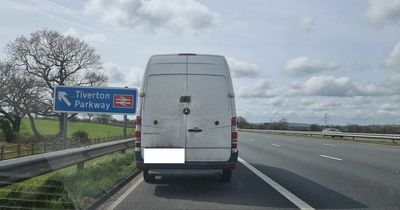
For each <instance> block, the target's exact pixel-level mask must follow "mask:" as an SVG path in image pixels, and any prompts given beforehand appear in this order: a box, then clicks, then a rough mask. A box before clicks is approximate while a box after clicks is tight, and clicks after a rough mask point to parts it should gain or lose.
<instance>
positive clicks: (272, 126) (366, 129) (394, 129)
mask: <svg viewBox="0 0 400 210" xmlns="http://www.w3.org/2000/svg"><path fill="white" fill-rule="evenodd" d="M238 127H239V128H242V129H261V130H293V131H322V130H323V129H325V128H327V127H329V128H332V127H333V128H337V129H339V130H340V131H342V132H350V133H381V134H400V125H357V124H349V125H329V126H325V125H318V124H310V125H308V126H302V127H298V126H296V127H295V126H290V124H289V123H288V121H287V119H281V120H279V121H278V122H271V123H258V124H255V123H250V122H249V121H248V120H247V119H246V118H244V117H238Z"/></svg>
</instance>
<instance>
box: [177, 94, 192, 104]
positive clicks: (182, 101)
mask: <svg viewBox="0 0 400 210" xmlns="http://www.w3.org/2000/svg"><path fill="white" fill-rule="evenodd" d="M190 100H191V97H190V96H181V98H180V99H179V101H180V102H181V103H190Z"/></svg>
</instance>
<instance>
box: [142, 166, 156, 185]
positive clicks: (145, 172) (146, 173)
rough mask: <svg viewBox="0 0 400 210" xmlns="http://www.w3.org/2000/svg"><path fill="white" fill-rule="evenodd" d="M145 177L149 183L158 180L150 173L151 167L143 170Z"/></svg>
mask: <svg viewBox="0 0 400 210" xmlns="http://www.w3.org/2000/svg"><path fill="white" fill-rule="evenodd" d="M143 179H144V181H145V182H147V183H154V182H155V181H156V177H155V176H151V175H150V174H149V169H144V170H143Z"/></svg>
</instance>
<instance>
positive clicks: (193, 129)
mask: <svg viewBox="0 0 400 210" xmlns="http://www.w3.org/2000/svg"><path fill="white" fill-rule="evenodd" d="M188 131H189V132H195V133H198V132H202V131H203V130H201V129H200V128H198V127H194V128H190V129H188Z"/></svg>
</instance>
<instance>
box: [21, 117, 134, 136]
mask: <svg viewBox="0 0 400 210" xmlns="http://www.w3.org/2000/svg"><path fill="white" fill-rule="evenodd" d="M35 122H36V127H37V129H38V130H39V132H40V134H41V135H56V134H57V132H58V121H57V120H35ZM79 130H80V131H86V132H87V133H88V134H89V138H90V139H96V138H107V137H112V136H122V135H123V128H122V127H120V126H113V125H106V124H100V123H95V122H68V137H69V138H70V137H71V136H72V134H73V133H74V132H76V131H79ZM20 133H21V134H22V135H29V136H32V130H31V126H30V123H29V120H28V119H23V120H22V123H21V132H20ZM132 134H133V129H132V128H129V127H128V135H132Z"/></svg>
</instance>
